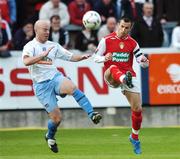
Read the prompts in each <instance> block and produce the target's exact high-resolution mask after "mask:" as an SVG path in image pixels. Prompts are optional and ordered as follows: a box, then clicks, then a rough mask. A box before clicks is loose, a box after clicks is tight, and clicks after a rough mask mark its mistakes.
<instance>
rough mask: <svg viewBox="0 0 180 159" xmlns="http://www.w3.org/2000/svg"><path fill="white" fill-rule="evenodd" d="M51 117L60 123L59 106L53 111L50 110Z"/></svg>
mask: <svg viewBox="0 0 180 159" xmlns="http://www.w3.org/2000/svg"><path fill="white" fill-rule="evenodd" d="M49 117H50V118H51V119H52V120H53V121H54V122H55V123H57V124H59V123H60V121H61V118H62V116H61V111H60V109H59V108H58V107H56V108H55V109H53V110H52V111H51V112H49Z"/></svg>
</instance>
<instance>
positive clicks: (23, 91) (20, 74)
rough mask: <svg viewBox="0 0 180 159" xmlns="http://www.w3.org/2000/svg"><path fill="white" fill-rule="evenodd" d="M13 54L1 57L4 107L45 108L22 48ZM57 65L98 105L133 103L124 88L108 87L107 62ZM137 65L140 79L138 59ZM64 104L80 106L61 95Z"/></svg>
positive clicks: (0, 84) (0, 104)
mask: <svg viewBox="0 0 180 159" xmlns="http://www.w3.org/2000/svg"><path fill="white" fill-rule="evenodd" d="M12 55H13V56H12V57H11V58H7V59H0V109H1V110H7V109H41V108H43V106H42V105H41V104H40V103H39V101H38V100H37V99H36V97H35V96H34V94H33V90H32V86H31V83H32V82H31V80H30V75H29V73H28V70H27V68H26V67H25V66H24V64H23V63H22V60H21V52H12ZM56 66H57V67H58V68H59V69H61V70H63V72H64V73H65V74H66V75H67V76H69V77H70V78H71V79H72V81H73V82H74V83H75V84H76V85H77V87H78V88H80V89H81V90H82V91H83V92H84V93H85V94H86V96H87V97H88V98H89V100H90V101H91V102H92V105H93V106H94V107H112V106H113V107H124V106H129V103H128V102H127V100H126V98H125V97H124V95H123V94H122V93H121V90H120V88H118V89H113V88H110V87H108V86H107V85H106V84H105V82H104V80H103V65H102V64H96V63H94V62H93V59H92V58H90V59H88V60H85V61H82V62H67V61H62V60H57V61H56ZM134 69H135V70H136V72H137V77H138V78H139V79H140V67H139V65H138V64H137V63H136V62H135V63H134ZM58 99H59V101H58V105H59V106H60V107H61V108H77V107H79V106H78V104H77V103H76V102H75V100H74V99H73V97H71V96H68V97H66V98H59V97H58Z"/></svg>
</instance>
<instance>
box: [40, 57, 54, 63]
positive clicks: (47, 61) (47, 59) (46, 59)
mask: <svg viewBox="0 0 180 159" xmlns="http://www.w3.org/2000/svg"><path fill="white" fill-rule="evenodd" d="M37 63H38V64H44V65H52V59H50V58H49V57H43V58H42V60H40V61H38V62H37Z"/></svg>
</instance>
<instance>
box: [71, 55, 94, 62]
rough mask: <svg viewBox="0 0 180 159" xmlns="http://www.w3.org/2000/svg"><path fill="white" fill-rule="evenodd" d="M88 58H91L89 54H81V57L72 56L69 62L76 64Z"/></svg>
mask: <svg viewBox="0 0 180 159" xmlns="http://www.w3.org/2000/svg"><path fill="white" fill-rule="evenodd" d="M89 57H91V54H83V55H81V54H73V55H72V57H71V60H70V61H72V62H78V61H82V60H86V59H88V58H89Z"/></svg>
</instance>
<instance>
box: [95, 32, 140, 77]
mask: <svg viewBox="0 0 180 159" xmlns="http://www.w3.org/2000/svg"><path fill="white" fill-rule="evenodd" d="M107 53H112V60H109V61H107V62H104V65H105V68H106V69H107V68H109V67H110V66H111V65H116V66H118V68H119V69H120V71H122V72H123V73H126V72H127V71H130V72H131V73H132V76H136V73H135V72H134V70H133V68H132V66H133V57H134V55H135V57H136V58H137V57H139V56H140V55H142V53H141V52H140V49H139V45H138V43H137V42H136V41H135V40H134V39H133V38H132V37H131V36H129V35H128V36H127V37H126V38H123V39H122V38H119V37H118V36H117V35H116V33H115V32H113V33H111V34H109V35H107V36H106V37H104V38H103V39H102V40H101V41H100V43H99V46H98V48H97V51H96V54H97V55H100V56H105V55H106V54H107Z"/></svg>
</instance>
